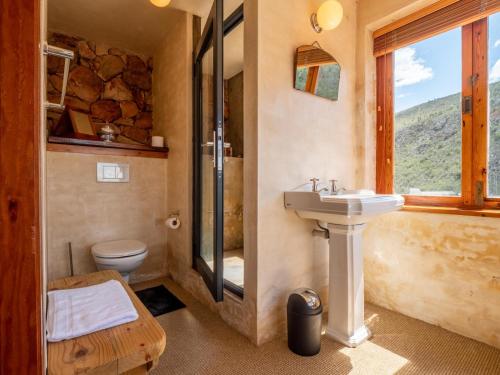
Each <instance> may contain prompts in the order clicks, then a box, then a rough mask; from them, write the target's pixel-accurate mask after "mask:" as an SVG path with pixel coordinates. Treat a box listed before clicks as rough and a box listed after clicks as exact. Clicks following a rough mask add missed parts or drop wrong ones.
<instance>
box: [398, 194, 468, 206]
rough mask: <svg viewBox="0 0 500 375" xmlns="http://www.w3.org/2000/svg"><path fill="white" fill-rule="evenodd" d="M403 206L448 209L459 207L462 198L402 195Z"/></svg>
mask: <svg viewBox="0 0 500 375" xmlns="http://www.w3.org/2000/svg"><path fill="white" fill-rule="evenodd" d="M403 197H404V198H405V204H407V205H409V206H433V207H449V206H455V207H458V206H461V205H462V201H463V198H462V197H439V196H426V195H403Z"/></svg>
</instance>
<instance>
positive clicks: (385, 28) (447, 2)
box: [373, 0, 459, 39]
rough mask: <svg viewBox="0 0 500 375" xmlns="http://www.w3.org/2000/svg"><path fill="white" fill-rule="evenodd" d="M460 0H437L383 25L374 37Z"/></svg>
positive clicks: (374, 33) (375, 32)
mask: <svg viewBox="0 0 500 375" xmlns="http://www.w3.org/2000/svg"><path fill="white" fill-rule="evenodd" d="M457 1H459V0H440V1H437V2H435V3H434V4H431V5H429V6H427V7H425V8H422V9H420V10H418V11H416V12H415V13H412V14H410V15H408V16H406V17H403V18H400V19H399V20H397V21H394V22H392V23H390V24H388V25H386V26H383V27H381V28H380V29H377V30H375V31H374V32H373V39H376V38H378V37H380V36H382V35H385V34H387V33H390V32H391V31H394V30H396V29H399V28H400V27H403V26H406V25H408V24H409V23H412V22H413V21H416V20H418V19H420V18H423V17H425V16H427V15H429V14H431V13H434V12H436V11H438V10H440V9H443V8H445V7H447V6H449V5H451V4H453V3H456V2H457Z"/></svg>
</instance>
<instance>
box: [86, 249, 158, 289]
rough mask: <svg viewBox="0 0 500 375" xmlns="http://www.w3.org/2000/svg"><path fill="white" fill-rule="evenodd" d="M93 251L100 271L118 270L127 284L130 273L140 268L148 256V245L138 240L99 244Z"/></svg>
mask: <svg viewBox="0 0 500 375" xmlns="http://www.w3.org/2000/svg"><path fill="white" fill-rule="evenodd" d="M91 250H92V256H93V257H94V261H95V264H96V265H97V269H98V270H116V271H118V272H120V274H121V275H122V277H123V278H124V279H125V281H127V282H128V281H129V276H130V272H133V271H135V270H136V269H137V268H139V267H140V266H141V264H142V263H144V259H146V257H147V256H148V250H147V246H146V244H145V243H144V242H141V241H137V240H117V241H106V242H99V243H97V244H95V245H94V246H92V248H91Z"/></svg>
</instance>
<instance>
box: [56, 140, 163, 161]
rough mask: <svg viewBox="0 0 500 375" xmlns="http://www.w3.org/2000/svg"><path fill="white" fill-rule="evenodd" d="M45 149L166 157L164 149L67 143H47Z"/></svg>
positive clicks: (95, 153) (79, 152)
mask: <svg viewBox="0 0 500 375" xmlns="http://www.w3.org/2000/svg"><path fill="white" fill-rule="evenodd" d="M47 151H53V152H70V153H77V154H93V155H113V156H136V157H142V158H158V159H167V158H168V152H165V151H153V150H151V151H146V150H132V149H122V148H107V147H98V146H83V145H69V144H62V143H47Z"/></svg>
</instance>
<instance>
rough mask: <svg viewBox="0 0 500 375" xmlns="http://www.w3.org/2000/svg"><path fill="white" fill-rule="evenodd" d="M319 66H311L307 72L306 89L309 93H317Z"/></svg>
mask: <svg viewBox="0 0 500 375" xmlns="http://www.w3.org/2000/svg"><path fill="white" fill-rule="evenodd" d="M318 74H319V66H311V67H310V68H309V69H308V70H307V80H306V88H305V90H306V91H307V92H310V93H311V94H314V93H315V92H316V85H317V83H318Z"/></svg>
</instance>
